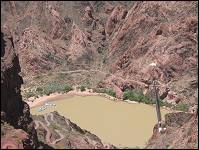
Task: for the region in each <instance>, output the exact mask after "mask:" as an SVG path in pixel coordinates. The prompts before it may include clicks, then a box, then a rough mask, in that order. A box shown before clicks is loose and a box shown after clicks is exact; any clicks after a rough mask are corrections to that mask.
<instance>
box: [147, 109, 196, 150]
mask: <svg viewBox="0 0 199 150" xmlns="http://www.w3.org/2000/svg"><path fill="white" fill-rule="evenodd" d="M163 125H164V127H166V132H164V133H159V132H158V129H157V125H156V126H155V127H154V131H153V135H152V137H151V138H150V140H149V141H148V144H147V146H146V148H147V149H157V148H159V149H176V148H177V149H197V148H198V118H197V117H196V116H194V114H188V113H184V112H179V113H170V114H167V115H166V116H165V123H164V124H163Z"/></svg>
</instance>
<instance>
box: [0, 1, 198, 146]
mask: <svg viewBox="0 0 199 150" xmlns="http://www.w3.org/2000/svg"><path fill="white" fill-rule="evenodd" d="M197 7H198V2H196V1H179V2H178V1H172V2H166V1H165V2H157V1H150V2H125V1H122V2H120V1H117V2H103V1H102V2H100V1H92V2H90V1H84V2H83V1H79V2H72V1H71V2H40V1H38V2H36V1H35V2H33V1H32V2H11V1H8V2H7V1H4V2H2V3H1V22H2V23H1V27H7V28H9V29H10V30H11V33H12V34H13V43H14V45H15V49H16V50H17V53H18V56H19V63H20V65H21V67H22V76H24V77H30V76H32V75H37V74H41V73H51V72H55V73H57V72H60V70H61V71H63V70H64V71H67V70H76V69H81V70H88V69H96V70H100V71H102V72H104V73H105V78H104V77H103V79H102V81H101V82H95V83H96V85H95V86H96V88H112V89H113V90H114V91H116V93H117V96H118V97H122V96H123V92H124V91H125V90H126V89H131V90H135V91H141V92H143V93H144V94H148V93H149V92H150V85H151V79H152V78H153V77H154V78H156V80H157V81H158V83H159V84H158V86H159V91H160V94H161V97H162V98H163V99H164V101H167V102H169V103H172V104H174V105H175V104H177V103H182V104H187V105H188V106H189V107H191V109H193V110H196V108H197V103H198V101H197V100H198V94H197V91H198V86H197V83H198V80H197V76H198V75H197V73H198V72H197V68H198V61H197V57H198V51H197V44H198V9H197ZM2 53H3V52H1V54H2ZM3 57H4V56H3ZM9 61H10V60H9ZM15 61H16V60H15ZM6 63H7V62H6ZM149 64H152V65H149ZM154 66H155V67H154ZM78 76H79V74H78V75H77V77H78ZM80 76H81V74H80ZM1 78H2V77H1ZM44 78H45V79H46V76H44ZM64 78H66V79H67V80H69V81H71V77H68V78H67V77H64ZM85 78H86V77H85ZM88 78H89V75H88ZM94 78H95V77H94ZM53 79H54V78H53ZM86 79H87V78H86ZM19 80H20V79H19ZM33 80H34V78H33ZM83 80H84V79H83ZM30 81H31V82H29V83H32V80H30ZM19 82H21V81H19ZM73 84H76V80H73ZM14 86H15V85H14ZM17 89H19V88H18V87H17ZM21 103H22V102H21ZM13 104H15V103H13ZM5 105H6V104H4V106H5ZM24 105H25V104H22V106H24ZM14 106H15V105H14ZM14 106H12V105H11V107H14ZM25 106H26V105H25ZM17 107H18V106H17ZM4 109H5V108H4ZM191 109H190V110H191ZM11 110H12V109H11ZM6 111H10V110H9V109H8V110H6ZM9 113H10V112H9ZM177 118H178V117H177ZM193 120H194V119H190V120H189V121H188V123H185V122H184V123H183V125H182V126H179V127H178V128H177V130H178V131H179V134H184V133H182V132H181V130H184V129H186V130H187V129H188V128H189V127H191V126H192V124H191V122H194V123H195V121H193ZM10 122H12V120H10ZM13 122H14V121H13ZM189 123H190V124H189ZM171 128H173V129H171V130H174V127H173V126H172V127H171ZM175 129H176V128H175ZM190 132H192V131H190ZM155 134H156V133H155ZM176 134H177V133H176ZM185 136H186V137H187V135H185ZM156 137H157V138H159V139H162V138H164V136H156ZM171 137H173V136H171ZM171 139H172V138H171ZM185 139H188V137H187V138H185ZM180 142H182V141H180V140H179V141H176V143H180ZM185 143H186V142H185ZM164 146H165V145H164ZM164 146H163V147H164ZM169 146H171V147H175V146H176V147H178V146H177V145H176V144H173V145H172V144H169ZM169 146H166V147H169Z"/></svg>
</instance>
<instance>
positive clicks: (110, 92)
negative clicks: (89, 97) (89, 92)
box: [95, 88, 116, 97]
mask: <svg viewBox="0 0 199 150" xmlns="http://www.w3.org/2000/svg"><path fill="white" fill-rule="evenodd" d="M95 92H97V93H106V94H108V95H110V96H112V97H116V92H115V91H113V90H112V89H104V88H102V89H96V91H95Z"/></svg>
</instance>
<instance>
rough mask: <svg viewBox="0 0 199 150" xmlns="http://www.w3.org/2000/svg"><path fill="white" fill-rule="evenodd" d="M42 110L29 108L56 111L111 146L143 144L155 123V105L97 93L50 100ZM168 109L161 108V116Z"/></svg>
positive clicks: (32, 110)
mask: <svg viewBox="0 0 199 150" xmlns="http://www.w3.org/2000/svg"><path fill="white" fill-rule="evenodd" d="M53 103H55V104H56V106H49V107H47V109H46V110H44V111H43V112H38V109H39V108H40V107H35V108H32V109H31V110H30V111H31V113H32V114H45V113H49V112H52V111H55V110H56V111H58V112H59V114H60V115H63V116H65V117H67V118H68V119H70V120H71V121H72V122H74V123H76V124H77V125H78V126H80V127H81V128H83V129H86V130H88V131H90V132H91V133H93V134H95V135H97V136H98V137H99V138H100V139H101V140H102V141H103V142H107V143H111V144H113V145H115V146H125V147H130V148H134V147H136V146H138V147H139V148H143V147H144V146H145V144H146V142H147V141H148V139H149V138H150V137H151V136H152V133H153V127H154V125H155V124H156V123H157V118H156V110H155V106H150V105H146V104H140V103H139V104H130V103H127V102H123V101H117V102H116V101H111V100H109V99H107V98H104V97H101V96H86V97H82V96H74V97H70V98H66V99H62V100H58V101H53ZM166 113H168V111H167V110H165V109H161V114H162V118H164V117H163V116H164V115H165V114H166Z"/></svg>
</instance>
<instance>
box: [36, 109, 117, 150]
mask: <svg viewBox="0 0 199 150" xmlns="http://www.w3.org/2000/svg"><path fill="white" fill-rule="evenodd" d="M32 117H33V120H34V122H35V128H36V130H37V135H38V138H39V139H40V140H41V141H42V142H43V143H46V144H48V145H50V146H52V147H53V148H55V149H109V148H111V149H115V148H116V147H115V146H113V145H110V144H104V143H102V142H101V140H100V139H99V138H98V137H97V136H96V135H94V134H92V133H90V132H88V131H86V130H83V129H81V128H80V127H78V126H77V125H76V124H74V123H72V122H71V121H70V120H68V119H65V118H64V117H63V116H60V115H59V114H58V113H57V112H51V113H49V114H45V115H44V116H43V115H37V116H35V115H34V116H32Z"/></svg>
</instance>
